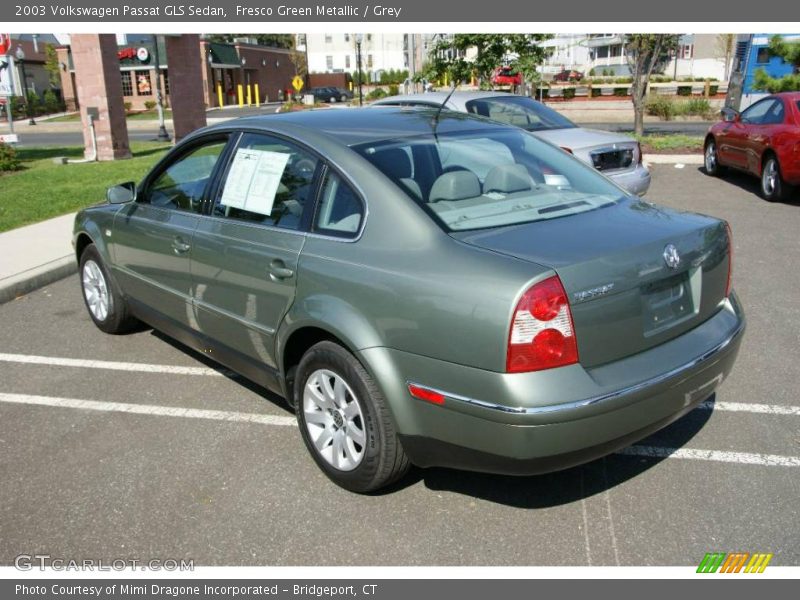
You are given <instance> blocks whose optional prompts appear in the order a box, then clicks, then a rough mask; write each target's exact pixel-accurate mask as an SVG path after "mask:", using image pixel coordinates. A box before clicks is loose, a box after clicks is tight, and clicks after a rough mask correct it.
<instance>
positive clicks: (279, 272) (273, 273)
mask: <svg viewBox="0 0 800 600" xmlns="http://www.w3.org/2000/svg"><path fill="white" fill-rule="evenodd" d="M292 275H294V271H293V270H292V269H290V268H289V267H287V266H286V263H285V262H283V261H282V260H281V259H280V258H276V259H275V260H273V261H272V262H271V263H269V276H270V279H272V280H273V281H278V280H280V279H289V277H291V276H292Z"/></svg>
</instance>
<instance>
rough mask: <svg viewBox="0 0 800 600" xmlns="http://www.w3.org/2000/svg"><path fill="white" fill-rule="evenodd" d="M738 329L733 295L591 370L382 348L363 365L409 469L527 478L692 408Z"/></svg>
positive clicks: (713, 382) (729, 358) (731, 349)
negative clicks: (514, 367)
mask: <svg viewBox="0 0 800 600" xmlns="http://www.w3.org/2000/svg"><path fill="white" fill-rule="evenodd" d="M743 332H744V317H743V315H742V313H741V310H740V308H739V306H738V303H737V302H736V299H735V297H732V298H731V300H730V301H725V304H724V305H723V307H722V308H721V309H720V310H719V311H718V313H717V314H716V315H715V316H714V317H712V318H711V319H709V320H708V321H706V322H705V323H703V324H701V325H699V326H698V327H696V328H695V329H693V330H692V331H690V332H687V333H686V334H684V335H682V336H680V337H679V338H676V339H675V340H671V341H670V342H667V343H665V344H662V345H660V346H658V347H656V348H653V349H651V350H649V351H647V352H644V353H642V354H639V355H636V356H633V357H628V358H626V359H623V360H620V361H617V362H615V363H611V364H609V365H604V366H601V367H597V368H594V369H591V370H585V369H583V368H582V367H581V366H580V365H573V366H570V367H563V368H560V369H552V370H550V371H542V372H537V373H522V374H506V373H494V372H489V371H483V370H479V369H472V368H469V367H464V366H461V365H452V364H450V363H442V362H440V361H435V360H433V359H430V358H426V357H419V356H416V355H409V354H407V353H402V352H398V351H392V350H388V349H385V348H372V349H368V350H364V351H362V359H363V360H364V361H365V363H367V364H369V366H370V369H371V370H372V371H373V374H374V375H375V376H376V378H377V379H378V382H379V384H380V385H381V387H382V388H383V390H384V394H385V395H386V397H387V399H388V400H389V403H390V405H391V408H392V412H393V414H394V416H395V421H396V424H397V428H398V432H399V434H400V435H401V439H402V443H403V447H404V448H405V450H406V452H407V453H408V455H409V458H410V459H411V461H412V462H413V463H415V464H417V465H418V466H423V467H427V466H447V467H456V468H462V469H468V470H477V471H488V472H494V473H509V474H533V473H544V472H548V471H554V470H559V469H563V468H567V467H570V466H573V465H576V464H580V463H583V462H587V461H589V460H593V459H594V458H597V457H599V456H604V455H606V454H609V453H611V452H613V451H615V450H617V449H619V448H621V447H625V446H627V445H629V444H631V443H633V442H635V441H637V440H639V439H641V438H643V437H646V436H647V435H649V434H650V433H652V432H654V431H657V430H658V429H660V428H662V427H664V426H666V425H668V424H669V423H671V422H672V421H675V420H676V419H678V418H680V417H681V416H683V415H684V414H686V413H687V412H689V411H691V410H692V409H693V408H694V407H695V406H697V404H699V403H700V402H702V401H703V400H706V399H707V398H708V397H709V396H711V395H712V394H713V393H714V391H715V390H716V388H717V387H718V386H719V384H720V383H721V382H722V381H723V380H724V379H725V378H726V377H727V376H728V374H729V373H730V371H731V369H732V367H733V364H734V362H735V360H736V356H737V353H738V350H739V346H740V343H741V340H742V337H743ZM409 381H411V382H414V383H416V384H420V385H423V386H426V387H430V388H433V389H436V390H439V391H444V390H447V392H444V394H445V402H444V404H443V405H434V404H430V403H427V402H423V401H420V400H417V399H414V398H412V397H411V396H410V395H409V394H408V391H407V387H406V386H407V382H409Z"/></svg>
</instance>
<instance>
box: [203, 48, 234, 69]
mask: <svg viewBox="0 0 800 600" xmlns="http://www.w3.org/2000/svg"><path fill="white" fill-rule="evenodd" d="M208 50H209V52H210V56H211V66H212V67H214V68H215V69H239V68H241V66H242V63H241V61H240V59H239V54H238V53H237V52H236V48H234V47H233V46H232V45H230V44H217V43H211V44H209V45H208Z"/></svg>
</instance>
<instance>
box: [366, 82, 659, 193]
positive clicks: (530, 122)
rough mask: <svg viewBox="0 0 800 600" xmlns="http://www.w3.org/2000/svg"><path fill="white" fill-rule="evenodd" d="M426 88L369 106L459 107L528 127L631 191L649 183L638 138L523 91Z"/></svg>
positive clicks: (646, 187) (648, 185)
mask: <svg viewBox="0 0 800 600" xmlns="http://www.w3.org/2000/svg"><path fill="white" fill-rule="evenodd" d="M447 95H448V92H429V93H426V94H409V95H405V96H392V97H390V98H384V99H383V100H379V101H377V102H374V103H373V104H372V106H436V107H438V106H441V105H442V103H443V102H445V100H447V104H446V105H445V108H447V109H449V110H455V111H459V112H466V113H472V114H476V115H482V116H484V117H489V118H490V119H493V120H495V121H500V122H502V123H508V124H510V125H516V126H518V127H521V128H523V129H526V130H528V131H530V132H531V133H533V134H534V135H536V136H537V137H540V138H542V139H544V140H546V141H548V142H550V143H552V144H555V145H556V146H560V147H561V148H563V149H564V150H566V151H568V152H571V153H572V154H574V155H575V156H576V157H577V158H579V159H581V160H582V161H584V162H586V163H588V164H590V165H593V166H594V167H595V168H596V169H597V170H598V171H600V172H602V173H603V175H605V176H606V177H609V178H611V180H612V181H614V182H615V183H616V184H617V185H619V186H621V187H623V188H625V189H626V190H627V191H628V192H630V193H631V194H637V195H639V196H644V194H645V192H647V190H648V188H649V187H650V172H649V171H648V170H647V167H645V166H644V165H643V164H642V151H641V148H640V146H639V143H638V142H637V141H636V140H635V139H633V138H630V137H628V136H626V135H621V134H619V133H611V132H608V131H599V130H596V129H584V128H583V127H578V126H577V125H576V124H575V123H573V122H572V121H570V120H569V119H567V118H566V117H564V116H562V115H560V114H559V113H557V112H556V111H554V110H553V109H551V108H549V107H547V106H545V105H544V104H542V103H541V102H537V101H536V100H533V99H531V98H528V97H525V96H516V95H512V94H507V93H503V92H455V93H453V94H452V96H450V98H449V99H447Z"/></svg>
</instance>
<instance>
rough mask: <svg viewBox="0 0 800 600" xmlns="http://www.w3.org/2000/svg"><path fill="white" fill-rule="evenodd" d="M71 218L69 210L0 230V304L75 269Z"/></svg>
mask: <svg viewBox="0 0 800 600" xmlns="http://www.w3.org/2000/svg"><path fill="white" fill-rule="evenodd" d="M74 219H75V214H74V213H72V214H68V215H63V216H61V217H56V218H55V219H49V220H48V221H42V222H41V223H34V224H33V225H26V226H25V227H20V228H19V229H12V230H11V231H6V232H4V233H0V304H2V303H3V302H8V301H9V300H13V299H14V298H18V297H19V296H23V295H25V294H27V293H28V292H32V291H33V290H35V289H38V288H40V287H43V286H45V285H48V284H50V283H53V282H54V281H58V280H59V279H62V278H63V277H66V276H67V275H71V274H72V273H75V272H76V271H77V270H78V266H77V263H76V262H75V254H74V252H73V250H72V242H71V240H72V222H73V220H74Z"/></svg>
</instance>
